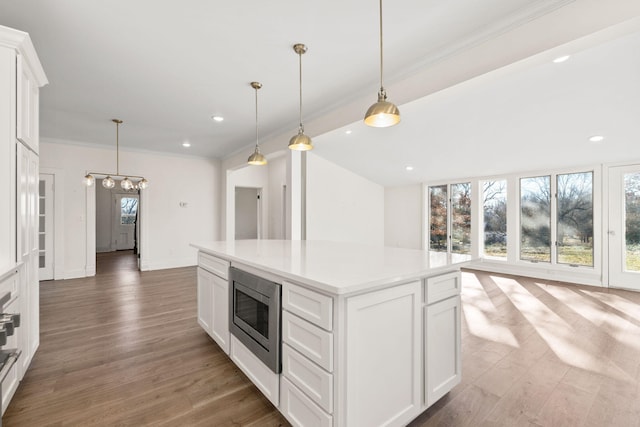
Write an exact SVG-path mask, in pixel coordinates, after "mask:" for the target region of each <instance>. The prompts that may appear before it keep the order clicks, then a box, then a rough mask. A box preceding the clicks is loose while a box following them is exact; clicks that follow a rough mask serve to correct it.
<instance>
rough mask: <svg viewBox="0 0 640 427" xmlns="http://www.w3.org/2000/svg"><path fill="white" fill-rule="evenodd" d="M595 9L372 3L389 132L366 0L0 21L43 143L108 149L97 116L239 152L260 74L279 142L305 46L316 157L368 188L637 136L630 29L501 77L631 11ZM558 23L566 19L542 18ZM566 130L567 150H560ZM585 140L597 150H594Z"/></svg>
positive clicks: (578, 4)
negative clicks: (380, 106)
mask: <svg viewBox="0 0 640 427" xmlns="http://www.w3.org/2000/svg"><path fill="white" fill-rule="evenodd" d="M594 3H598V2H592V1H586V0H484V1H482V2H478V1H477V0H449V1H447V2H443V1H437V0H394V1H387V2H385V4H384V31H385V33H384V43H385V86H386V87H387V92H388V93H389V98H390V100H391V101H394V102H396V103H398V104H400V106H401V111H402V123H401V124H400V125H398V126H396V127H393V128H389V129H367V128H365V127H364V126H363V125H361V124H360V122H359V120H360V118H361V116H362V115H363V114H364V111H365V110H366V108H367V107H368V106H369V104H371V103H372V102H374V101H375V97H376V92H377V89H378V85H379V82H378V78H379V74H378V72H379V71H378V61H379V57H378V8H377V7H378V5H377V2H375V0H373V1H372V0H349V1H344V0H327V1H323V2H311V1H305V2H300V1H296V0H279V1H277V2H264V1H256V0H254V1H242V2H237V1H236V2H230V1H224V2H223V1H218V0H183V1H181V2H176V1H166V0H165V1H158V0H137V1H135V2H131V1H125V0H112V1H109V2H103V1H99V0H84V1H81V0H56V1H55V2H52V1H48V0H20V1H15V0H14V1H8V0H4V1H1V2H0V25H5V26H8V27H13V28H17V29H20V30H23V31H26V32H28V33H29V34H30V35H31V38H32V40H33V43H34V45H35V47H36V50H37V51H38V54H39V57H40V60H41V62H42V64H43V67H44V69H45V72H46V73H47V77H48V79H49V82H50V83H49V85H47V86H45V87H44V88H43V89H42V91H41V127H40V130H41V135H42V137H43V138H45V139H49V140H61V141H67V142H77V143H83V144H100V145H109V146H112V145H114V143H115V141H114V139H115V129H114V127H115V125H114V124H113V123H112V122H111V119H112V118H120V119H122V120H124V124H123V125H122V126H121V128H120V144H121V147H122V148H123V149H140V150H153V151H160V152H168V153H177V154H187V155H196V156H204V157H216V158H229V157H232V156H233V155H234V154H236V153H240V155H242V156H244V157H246V156H248V154H249V153H250V151H251V146H252V145H253V144H254V142H255V116H254V114H255V110H254V108H255V106H254V92H253V89H251V87H250V86H249V82H251V81H254V80H255V81H259V82H261V83H262V84H263V88H262V89H261V90H260V92H259V118H260V140H261V143H262V142H263V141H267V142H268V143H270V144H271V147H273V146H274V145H275V144H281V145H282V146H283V147H286V144H287V141H288V138H283V137H282V136H283V135H289V134H290V135H291V136H292V135H294V134H295V132H296V128H297V121H298V57H297V55H296V54H295V53H294V52H293V50H292V45H293V44H294V43H297V42H302V43H305V44H307V46H308V47H309V51H308V53H307V54H305V55H304V56H303V58H302V59H303V82H304V83H303V84H304V120H305V124H306V125H307V126H306V128H307V133H308V134H310V135H311V136H313V137H314V143H315V146H316V152H317V153H318V154H319V155H321V156H323V157H326V158H328V159H329V160H331V161H334V162H336V163H338V164H340V165H343V166H344V167H347V168H349V169H352V170H354V171H355V172H357V173H359V174H361V175H363V176H365V177H367V178H369V179H371V180H373V181H375V182H378V183H380V184H382V185H401V184H405V183H409V182H421V181H423V180H427V179H443V178H447V177H448V174H451V173H452V171H451V170H452V168H451V167H450V165H451V164H455V165H457V166H459V167H461V168H463V169H462V170H464V171H468V172H469V175H485V174H490V173H504V172H508V171H509V170H511V169H512V168H513V167H514V164H513V161H512V160H508V161H505V160H506V159H511V157H512V156H517V155H520V156H521V155H522V154H523V153H526V157H527V158H529V159H530V160H532V162H531V163H530V165H531V166H532V167H533V166H535V167H539V166H537V165H538V164H539V163H542V164H548V165H553V164H554V162H556V161H558V160H559V159H561V160H563V161H564V162H565V163H563V164H566V160H567V159H566V158H565V157H566V156H567V155H572V154H571V153H573V152H575V150H578V152H580V150H582V148H583V147H584V138H585V136H588V135H589V134H592V133H594V132H602V133H605V134H606V135H607V136H614V135H616V132H617V133H620V134H622V133H623V131H624V132H625V135H627V136H628V135H630V134H629V133H628V132H631V131H637V129H636V127H637V126H635V125H634V124H633V123H631V122H630V119H629V118H630V117H631V116H630V115H631V114H634V115H635V117H638V110H637V106H635V105H633V102H631V100H632V97H633V98H634V99H637V98H638V97H637V95H638V92H637V91H638V82H637V78H635V79H634V76H637V75H639V73H638V71H639V70H640V69H639V68H638V60H637V58H635V57H637V55H635V57H634V55H625V54H624V52H625V49H629V48H631V49H636V50H635V52H637V51H638V50H637V49H638V39H637V37H635V38H634V37H633V36H629V37H628V38H627V39H625V40H622V41H618V42H617V43H618V44H616V45H615V46H616V47H615V48H612V49H609V48H604V47H600V48H598V46H596V47H594V48H588V47H587V46H583V45H581V46H580V49H579V52H578V51H576V52H571V53H575V55H574V56H572V58H571V60H569V61H567V62H566V63H563V64H550V63H548V61H547V62H544V61H542V60H541V59H540V58H539V57H538V59H537V60H535V61H530V62H529V63H528V65H527V67H522V66H515V67H512V71H509V72H506V71H500V70H503V67H504V66H505V65H507V64H509V63H513V62H517V61H522V60H523V58H525V57H528V56H530V55H532V54H534V53H539V52H541V51H543V50H547V49H551V48H555V47H556V46H558V45H561V44H563V43H566V42H567V41H570V40H573V39H576V38H579V37H580V36H582V35H584V34H586V33H590V32H592V31H593V30H596V29H601V28H605V27H607V26H610V25H612V24H614V23H618V22H621V21H623V20H625V19H629V18H632V17H634V16H636V15H638V14H639V13H640V10H639V9H640V7H638V6H637V5H628V3H632V2H626V1H625V0H611V1H610V2H600V3H602V5H597V4H594ZM605 3H606V4H605ZM576 16H580V19H571V20H568V19H566V18H567V17H573V18H575V17H576ZM563 19H564V21H562V20H563ZM558 22H565V24H563V25H557V26H550V23H558ZM569 22H571V23H569ZM613 43H616V42H613ZM625 43H628V45H626V44H625ZM600 46H604V45H602V43H601V44H600ZM497 47H499V49H498V48H497ZM487 52H489V53H490V54H487ZM627 52H628V51H627ZM540 55H542V54H540ZM598 55H605V56H607V55H608V56H609V57H611V58H612V59H611V61H612V62H609V61H602V60H601V59H599V56H598ZM615 61H617V62H615ZM620 61H622V62H620ZM495 69H498V70H499V71H498V72H494V73H491V74H486V73H488V72H490V71H492V70H495ZM610 73H613V74H610ZM476 76H481V77H479V79H475V80H470V81H468V82H467V83H463V82H464V81H466V80H469V79H471V78H473V77H476ZM491 76H493V77H491ZM496 76H497V77H496ZM594 79H597V80H594ZM477 81H481V82H482V84H477V83H474V82H477ZM593 82H597V84H593ZM448 87H450V88H449V89H446V88H448ZM445 89H446V90H445ZM430 94H433V95H431V96H427V97H425V98H423V97H424V96H425V95H430ZM622 98H625V99H622ZM612 103H613V104H612ZM590 106H596V107H597V108H594V109H589V108H588V107H590ZM212 115H221V116H223V117H224V118H225V120H224V121H223V122H221V123H216V122H214V121H212V120H211V116H212ZM603 117H605V118H607V119H606V120H601V121H600V122H598V120H600V119H602V118H603ZM356 121H358V122H356ZM354 122H356V123H354ZM345 126H348V127H349V129H351V130H352V133H351V134H350V135H346V134H345V131H346V130H347V128H346V127H345ZM336 128H337V129H336ZM334 129H336V130H334ZM627 139H629V138H627ZM635 140H637V138H636V139H635ZM186 141H188V142H190V143H191V147H190V148H188V149H185V148H184V147H182V143H183V142H186ZM568 141H571V145H567V147H569V148H571V150H567V149H565V148H562V149H560V146H561V145H562V144H569V142H568ZM606 141H607V143H609V141H611V139H609V138H608V139H607V140H606ZM616 141H619V140H614V143H617V142H616ZM580 144H582V145H580ZM267 147H269V144H267ZM617 147H618V146H614V148H616V149H617ZM620 147H621V145H620ZM627 147H631V149H632V150H636V152H637V150H638V149H637V148H635V147H634V146H632V145H629V146H627ZM590 149H593V147H590ZM595 149H596V151H597V152H601V153H602V154H603V155H604V154H607V155H609V154H610V153H611V152H612V149H611V146H609V145H605V144H604V143H603V144H602V145H601V146H598V147H596V148H595ZM267 151H268V150H267ZM271 151H274V149H273V148H271ZM363 153H365V154H363ZM461 153H464V154H465V155H464V156H461V155H460V154H461ZM487 153H494V154H492V155H491V156H488V157H487ZM479 156H483V157H479ZM521 157H523V156H521ZM478 158H484V159H486V160H487V161H486V162H483V163H484V167H482V168H479V167H478V163H481V162H478V161H477V159H478ZM636 158H640V153H638V154H637V155H636ZM545 159H546V160H549V159H551V160H550V161H548V162H547V163H544V161H546V160H545ZM578 161H582V159H581V158H576V159H573V160H572V163H575V162H578ZM409 164H411V165H413V166H414V168H415V169H414V171H412V173H411V174H408V173H407V171H405V170H404V168H405V166H407V165H409ZM578 164H579V162H578ZM456 176H457V177H460V172H456Z"/></svg>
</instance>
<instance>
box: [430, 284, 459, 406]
mask: <svg viewBox="0 0 640 427" xmlns="http://www.w3.org/2000/svg"><path fill="white" fill-rule="evenodd" d="M425 310H426V315H425V322H426V325H425V331H426V336H425V345H426V349H425V363H426V370H425V371H426V376H427V378H426V381H425V384H426V387H427V390H426V393H425V394H426V404H427V406H431V405H433V404H434V403H435V402H436V401H437V400H438V399H440V398H441V397H442V396H444V395H445V394H447V393H448V392H449V391H450V390H451V389H452V388H453V387H454V386H455V385H457V384H459V383H460V379H461V374H462V365H461V356H460V355H461V339H460V296H457V297H453V298H449V299H447V300H444V301H441V302H439V303H437V304H433V305H430V306H428V307H426V308H425Z"/></svg>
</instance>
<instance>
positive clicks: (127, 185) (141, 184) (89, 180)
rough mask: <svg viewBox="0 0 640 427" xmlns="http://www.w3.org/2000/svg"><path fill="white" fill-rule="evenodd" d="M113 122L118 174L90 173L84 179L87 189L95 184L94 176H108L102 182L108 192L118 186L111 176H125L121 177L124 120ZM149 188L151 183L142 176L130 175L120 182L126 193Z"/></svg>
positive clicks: (114, 120) (113, 120)
mask: <svg viewBox="0 0 640 427" xmlns="http://www.w3.org/2000/svg"><path fill="white" fill-rule="evenodd" d="M111 121H112V122H113V123H115V124H116V173H115V174H110V173H102V172H89V173H88V174H86V175H85V176H84V179H83V181H84V184H85V185H86V186H87V187H91V186H92V185H93V184H94V183H95V178H94V176H93V175H94V174H96V175H106V176H107V177H106V178H105V179H103V180H102V186H103V187H104V188H106V189H107V190H111V189H112V188H114V187H115V186H116V181H115V180H114V179H113V178H112V177H111V175H113V176H116V177H121V176H123V175H120V125H121V124H122V120H120V119H111ZM129 177H132V178H140V181H138V182H137V183H134V182H133V181H131V180H130V179H129ZM148 186H149V181H147V180H146V179H145V178H144V177H142V176H135V175H128V176H124V179H123V180H122V181H120V187H121V188H122V189H123V190H125V191H131V190H138V189H140V190H144V189H145V188H147V187H148Z"/></svg>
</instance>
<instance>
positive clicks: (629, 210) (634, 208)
mask: <svg viewBox="0 0 640 427" xmlns="http://www.w3.org/2000/svg"><path fill="white" fill-rule="evenodd" d="M608 235H609V286H611V287H615V288H626V289H634V290H640V165H631V166H620V167H612V168H611V169H610V170H609V230H608Z"/></svg>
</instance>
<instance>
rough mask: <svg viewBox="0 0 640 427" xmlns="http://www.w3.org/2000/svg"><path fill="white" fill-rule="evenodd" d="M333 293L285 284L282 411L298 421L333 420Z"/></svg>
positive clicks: (300, 423)
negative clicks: (326, 293)
mask: <svg viewBox="0 0 640 427" xmlns="http://www.w3.org/2000/svg"><path fill="white" fill-rule="evenodd" d="M333 364H334V333H333V298H332V297H330V296H328V295H322V294H320V293H318V292H314V291H312V290H310V289H306V288H303V287H302V286H298V285H296V284H293V283H290V282H287V281H285V282H284V283H283V285H282V377H281V380H280V406H279V409H280V411H281V412H282V413H283V414H284V416H285V417H286V418H287V419H288V420H289V421H290V422H291V424H293V425H294V426H331V425H333V416H332V413H333V400H334V379H333Z"/></svg>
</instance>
